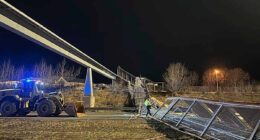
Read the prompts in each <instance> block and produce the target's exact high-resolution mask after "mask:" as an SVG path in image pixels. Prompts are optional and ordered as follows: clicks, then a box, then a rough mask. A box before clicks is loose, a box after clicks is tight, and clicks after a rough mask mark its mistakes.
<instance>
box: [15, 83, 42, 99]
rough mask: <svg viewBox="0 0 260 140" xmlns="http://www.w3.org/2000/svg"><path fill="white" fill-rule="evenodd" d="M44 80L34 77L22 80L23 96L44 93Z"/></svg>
mask: <svg viewBox="0 0 260 140" xmlns="http://www.w3.org/2000/svg"><path fill="white" fill-rule="evenodd" d="M42 85H43V82H41V81H40V80H33V79H23V80H21V90H22V94H21V95H20V96H21V97H27V98H29V97H32V96H33V95H37V94H42V93H43V90H42V89H43V87H42Z"/></svg>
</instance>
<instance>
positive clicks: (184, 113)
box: [144, 97, 260, 140]
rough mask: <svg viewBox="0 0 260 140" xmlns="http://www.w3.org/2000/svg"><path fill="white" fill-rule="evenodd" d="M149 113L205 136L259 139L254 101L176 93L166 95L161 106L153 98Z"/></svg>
mask: <svg viewBox="0 0 260 140" xmlns="http://www.w3.org/2000/svg"><path fill="white" fill-rule="evenodd" d="M144 111H145V110H144ZM151 113H152V114H153V117H154V118H155V119H159V120H160V119H162V121H164V122H166V123H168V124H170V125H172V126H175V127H176V126H177V127H179V128H182V129H184V130H185V131H188V132H191V133H194V134H196V135H198V136H203V137H205V138H211V139H212V138H213V139H224V140H225V139H226V140H232V139H234V140H240V139H241V140H242V139H249V138H253V137H254V138H253V139H260V131H259V129H260V128H258V127H257V126H256V125H257V124H258V121H259V120H260V106H257V105H245V104H233V103H221V102H214V101H207V100H200V99H192V98H181V97H176V98H167V99H166V100H165V102H164V104H163V106H160V105H158V104H157V103H156V102H154V104H153V106H152V109H151Z"/></svg>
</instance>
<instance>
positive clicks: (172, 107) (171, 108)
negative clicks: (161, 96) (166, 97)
mask: <svg viewBox="0 0 260 140" xmlns="http://www.w3.org/2000/svg"><path fill="white" fill-rule="evenodd" d="M179 100H180V99H177V100H176V101H175V102H174V103H173V105H172V106H171V107H170V108H169V109H168V110H167V111H166V112H165V114H164V115H163V116H162V118H161V119H160V120H162V119H163V118H164V117H165V115H166V114H167V113H168V112H169V111H170V110H171V109H172V108H173V107H174V106H175V105H176V104H177V102H178V101H179Z"/></svg>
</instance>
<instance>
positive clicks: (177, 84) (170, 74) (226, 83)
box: [163, 63, 250, 93]
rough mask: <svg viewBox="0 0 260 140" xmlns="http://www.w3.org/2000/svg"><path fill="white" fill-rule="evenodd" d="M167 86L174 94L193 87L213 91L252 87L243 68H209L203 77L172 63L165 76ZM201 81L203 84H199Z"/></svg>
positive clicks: (180, 64)
mask: <svg viewBox="0 0 260 140" xmlns="http://www.w3.org/2000/svg"><path fill="white" fill-rule="evenodd" d="M163 78H164V80H165V82H166V86H167V88H168V90H169V91H171V92H172V93H175V92H178V91H181V90H184V89H188V88H190V87H192V86H204V87H207V88H208V89H211V90H216V86H218V87H219V88H220V89H222V90H223V89H225V88H228V89H233V90H239V89H245V87H248V86H250V76H249V74H248V73H247V72H246V71H244V70H243V69H241V68H232V69H228V68H221V69H216V68H209V69H207V70H206V71H205V72H204V74H203V75H202V77H201V78H200V77H199V76H198V74H197V73H196V72H194V71H190V70H189V69H188V68H186V66H185V65H184V64H182V63H172V64H170V65H169V67H168V68H167V69H166V72H165V73H164V74H163ZM199 79H201V82H199Z"/></svg>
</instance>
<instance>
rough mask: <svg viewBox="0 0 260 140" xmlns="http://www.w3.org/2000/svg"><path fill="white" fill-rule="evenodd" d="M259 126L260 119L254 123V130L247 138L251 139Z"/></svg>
mask: <svg viewBox="0 0 260 140" xmlns="http://www.w3.org/2000/svg"><path fill="white" fill-rule="evenodd" d="M259 126H260V120H259V121H258V123H257V124H256V126H255V128H254V131H253V132H252V133H251V136H250V138H249V140H252V139H253V138H254V136H255V134H256V132H257V129H258V128H259Z"/></svg>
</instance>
